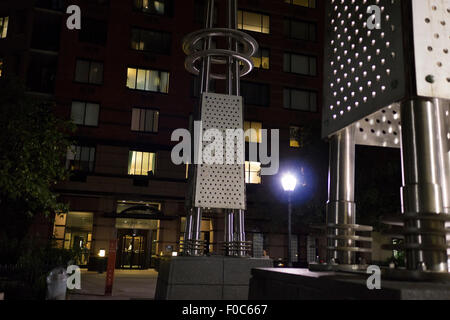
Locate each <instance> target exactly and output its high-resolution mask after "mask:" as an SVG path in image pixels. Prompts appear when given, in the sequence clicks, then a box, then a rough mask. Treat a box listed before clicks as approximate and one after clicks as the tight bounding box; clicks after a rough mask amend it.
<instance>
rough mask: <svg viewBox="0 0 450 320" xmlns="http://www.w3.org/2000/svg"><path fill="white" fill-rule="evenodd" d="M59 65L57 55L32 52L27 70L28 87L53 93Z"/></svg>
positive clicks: (32, 89)
mask: <svg viewBox="0 0 450 320" xmlns="http://www.w3.org/2000/svg"><path fill="white" fill-rule="evenodd" d="M57 66H58V56H57V55H53V54H45V53H40V52H32V53H31V54H30V64H29V66H28V71H27V87H28V88H29V89H30V90H31V91H35V92H41V93H48V94H52V93H53V92H54V86H55V79H56V70H57ZM9 70H10V69H9ZM8 72H9V71H8Z"/></svg>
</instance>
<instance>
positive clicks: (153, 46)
mask: <svg viewBox="0 0 450 320" xmlns="http://www.w3.org/2000/svg"><path fill="white" fill-rule="evenodd" d="M131 32H132V35H131V48H132V49H134V50H139V51H150V52H154V53H160V54H170V46H171V44H172V41H171V36H170V34H169V33H166V32H160V31H150V30H144V29H137V28H133V29H132V31H131Z"/></svg>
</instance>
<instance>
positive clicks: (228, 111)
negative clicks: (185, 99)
mask: <svg viewBox="0 0 450 320" xmlns="http://www.w3.org/2000/svg"><path fill="white" fill-rule="evenodd" d="M201 119H202V132H203V134H204V133H205V132H206V131H207V130H209V129H216V130H219V132H220V133H221V134H222V135H223V137H224V138H223V141H222V143H223V146H224V149H223V154H222V155H220V158H221V159H222V162H223V164H207V163H212V162H214V158H215V156H217V155H213V154H212V153H211V154H208V153H206V154H204V155H203V161H204V162H205V163H203V164H200V165H198V170H197V181H196V188H195V206H196V207H201V208H217V209H243V210H245V209H246V205H245V176H244V165H243V163H242V164H239V163H236V162H235V164H227V161H226V158H227V155H226V153H227V152H230V153H231V154H232V159H236V161H237V159H241V161H243V159H244V158H243V155H244V150H243V148H244V145H243V143H238V139H232V136H230V135H228V137H230V140H229V141H227V139H226V136H227V130H235V129H243V116H242V98H241V97H238V96H229V95H223V94H216V93H204V94H203V96H202V117H201ZM242 138H243V134H242ZM231 139H232V140H231ZM241 141H243V140H241ZM210 143H211V142H203V149H204V148H205V147H206V146H207V145H208V144H210ZM227 143H228V146H230V147H233V148H232V149H231V148H228V149H226V148H225V146H226V145H227Z"/></svg>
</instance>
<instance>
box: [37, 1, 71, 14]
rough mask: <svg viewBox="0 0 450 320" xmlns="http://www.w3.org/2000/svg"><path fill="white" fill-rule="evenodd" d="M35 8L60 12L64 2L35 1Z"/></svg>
mask: <svg viewBox="0 0 450 320" xmlns="http://www.w3.org/2000/svg"><path fill="white" fill-rule="evenodd" d="M35 6H36V7H38V8H45V9H51V10H57V11H62V10H63V9H64V0H37V1H36V3H35Z"/></svg>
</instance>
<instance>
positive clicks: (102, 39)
mask: <svg viewBox="0 0 450 320" xmlns="http://www.w3.org/2000/svg"><path fill="white" fill-rule="evenodd" d="M82 23H83V25H82V27H81V30H80V33H79V40H80V41H81V42H88V43H93V44H98V45H105V43H106V39H107V34H108V24H107V23H106V22H105V21H99V20H95V19H89V18H85V19H84V20H83V22H82Z"/></svg>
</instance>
